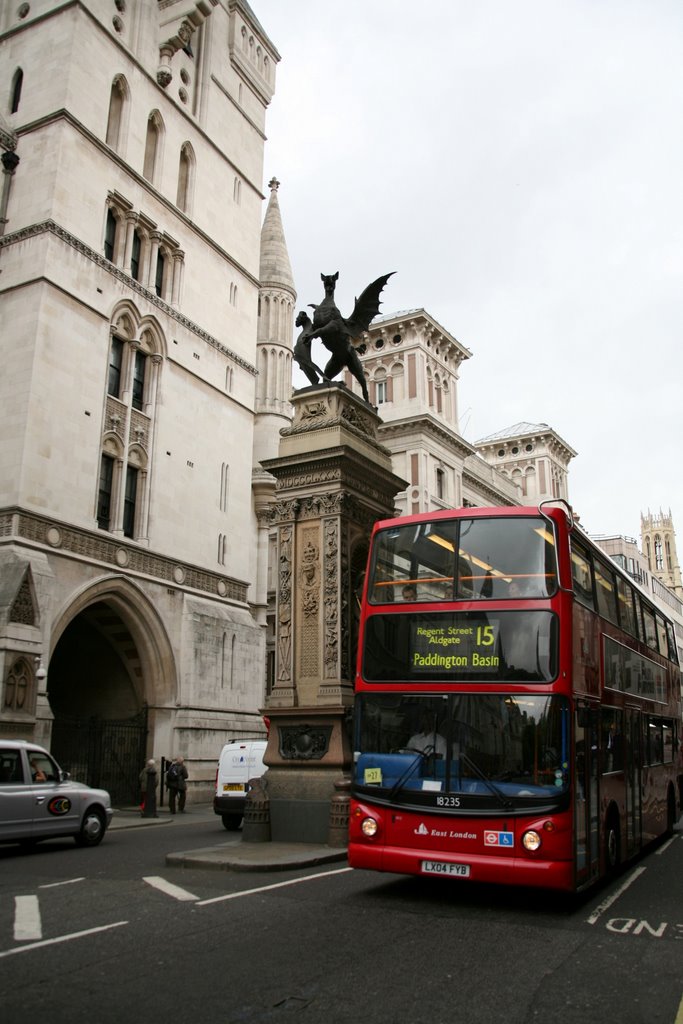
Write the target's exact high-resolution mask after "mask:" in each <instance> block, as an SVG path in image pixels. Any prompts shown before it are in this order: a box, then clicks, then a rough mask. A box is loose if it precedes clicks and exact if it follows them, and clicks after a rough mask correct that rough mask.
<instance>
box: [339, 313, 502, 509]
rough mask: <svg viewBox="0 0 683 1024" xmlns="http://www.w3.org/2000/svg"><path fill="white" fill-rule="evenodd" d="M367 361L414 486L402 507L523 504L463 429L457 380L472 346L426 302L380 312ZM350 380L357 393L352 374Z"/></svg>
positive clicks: (376, 399) (401, 466)
mask: <svg viewBox="0 0 683 1024" xmlns="http://www.w3.org/2000/svg"><path fill="white" fill-rule="evenodd" d="M363 343H364V344H365V351H364V353H363V354H362V355H361V362H362V364H363V369H364V371H365V375H366V377H367V381H368V391H369V396H370V402H371V403H372V404H373V405H376V406H377V410H378V412H379V415H380V416H381V418H382V424H381V426H380V428H379V433H378V437H379V440H380V441H381V443H382V444H383V445H385V446H386V447H387V448H388V449H389V451H390V452H391V457H392V468H393V471H394V473H396V475H397V476H399V477H401V478H403V479H404V480H407V481H408V482H409V487H408V488H407V489H406V490H405V491H403V492H402V493H401V494H399V495H398V497H397V499H396V506H397V509H398V510H399V513H400V514H403V515H406V514H413V513H416V512H429V511H434V510H438V509H447V508H458V507H461V506H467V505H519V504H521V491H520V490H519V488H517V487H516V486H515V485H514V484H513V483H512V481H510V480H509V479H507V478H506V477H505V476H503V475H502V474H501V473H499V472H498V471H497V469H496V468H493V467H491V466H489V465H488V464H487V463H486V461H485V460H484V459H482V458H481V457H480V455H479V453H478V452H477V450H476V449H475V447H474V446H473V445H471V444H469V443H468V442H467V441H465V440H464V438H463V437H461V435H460V425H459V409H458V380H459V377H460V367H461V366H462V364H463V362H464V361H465V360H466V359H469V358H470V356H471V355H472V353H471V352H470V351H469V349H467V348H466V347H465V346H464V345H462V344H461V343H460V342H459V341H458V340H457V339H456V338H455V337H454V336H453V335H452V334H450V333H449V332H448V331H447V330H445V328H443V327H442V326H441V325H440V324H439V323H437V321H436V320H435V319H434V318H433V317H432V316H430V314H429V313H427V312H426V311H425V310H424V309H412V310H407V311H404V312H401V313H393V314H390V315H389V316H383V317H379V318H378V319H376V320H374V321H373V323H372V324H371V325H370V328H369V330H368V332H367V334H365V335H364V336H363ZM345 381H346V384H347V386H349V387H353V389H354V390H355V391H356V393H358V391H359V388H358V385H357V383H356V382H355V381H354V380H353V378H352V377H351V375H350V374H348V373H347V374H346V378H345Z"/></svg>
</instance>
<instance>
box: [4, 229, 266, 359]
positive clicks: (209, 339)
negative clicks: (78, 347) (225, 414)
mask: <svg viewBox="0 0 683 1024" xmlns="http://www.w3.org/2000/svg"><path fill="white" fill-rule="evenodd" d="M46 233H47V234H52V235H54V236H55V237H56V238H59V239H60V240H61V241H62V242H64V243H65V244H66V245H70V246H71V247H72V248H73V249H75V250H76V251H77V252H79V253H81V255H83V256H85V257H86V258H87V259H89V260H91V261H92V262H93V263H95V264H96V265H97V266H98V267H100V269H101V270H104V271H106V272H107V273H108V274H111V275H112V277H115V278H116V279H117V280H118V281H120V282H121V283H122V284H125V285H126V286H127V287H128V288H130V289H131V291H134V292H136V294H138V295H141V296H143V297H144V298H145V299H146V301H147V302H149V303H150V304H151V305H153V306H156V308H157V309H159V310H161V312H162V313H165V314H166V316H168V317H171V319H173V320H175V321H176V322H177V323H179V324H181V326H183V327H185V328H187V330H188V331H191V332H192V333H193V334H195V335H196V336H197V337H199V338H201V339H202V340H203V341H205V342H206V343H207V344H208V345H211V346H212V348H215V349H218V351H219V352H222V353H223V355H225V356H228V358H229V359H232V360H233V362H235V363H236V364H237V365H238V366H241V367H242V369H243V370H246V371H247V373H250V374H252V376H256V374H257V371H256V367H255V366H253V365H252V364H251V363H249V362H247V360H246V359H243V358H242V357H241V356H238V355H237V353H236V352H233V351H232V350H231V349H229V348H228V347H227V346H226V345H223V344H222V342H220V341H218V339H217V338H214V337H213V335H212V334H209V333H208V331H205V330H204V329H203V328H202V327H199V325H198V324H195V323H193V321H192V320H190V319H189V318H188V317H186V316H185V315H184V314H183V313H180V312H178V310H177V309H174V308H173V307H172V306H169V305H168V303H167V302H164V300H163V299H161V298H159V296H158V295H157V294H156V292H152V291H150V290H149V289H148V288H145V287H143V285H141V284H140V283H139V281H136V280H135V279H134V278H132V277H131V276H130V274H126V273H125V272H124V271H123V270H121V268H120V267H117V266H115V265H114V264H113V263H110V261H109V260H108V259H106V257H104V256H102V254H101V253H99V252H96V251H95V250H94V249H92V248H91V247H90V246H89V245H86V244H85V242H81V240H80V239H79V238H76V236H75V235H72V234H71V233H70V232H69V231H66V229H65V228H62V227H60V226H59V224H56V223H55V221H53V220H45V221H41V222H40V223H38V224H31V225H29V226H27V227H25V228H20V229H19V230H18V231H13V232H11V233H10V234H8V235H3V236H2V238H0V252H1V251H2V250H3V249H5V248H8V247H9V246H10V245H17V244H19V243H20V242H25V241H26V240H27V239H29V238H35V237H37V236H38V235H42V234H46Z"/></svg>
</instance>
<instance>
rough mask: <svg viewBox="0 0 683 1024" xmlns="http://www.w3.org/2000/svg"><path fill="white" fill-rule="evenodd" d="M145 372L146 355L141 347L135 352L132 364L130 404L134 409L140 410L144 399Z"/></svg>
mask: <svg viewBox="0 0 683 1024" xmlns="http://www.w3.org/2000/svg"><path fill="white" fill-rule="evenodd" d="M146 374H147V355H146V353H145V352H143V351H142V350H141V349H138V350H137V352H136V353H135V363H134V365H133V392H132V400H131V404H132V406H133V408H134V409H140V410H142V407H143V404H144V401H145V377H146Z"/></svg>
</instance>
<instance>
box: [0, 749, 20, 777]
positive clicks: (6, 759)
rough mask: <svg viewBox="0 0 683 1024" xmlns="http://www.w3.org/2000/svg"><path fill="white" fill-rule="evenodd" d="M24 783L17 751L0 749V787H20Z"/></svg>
mask: <svg viewBox="0 0 683 1024" xmlns="http://www.w3.org/2000/svg"><path fill="white" fill-rule="evenodd" d="M23 781H24V770H23V768H22V765H21V752H20V751H19V750H6V749H5V750H3V749H2V748H1V747H0V786H3V785H15V786H17V785H21V784H22V783H23Z"/></svg>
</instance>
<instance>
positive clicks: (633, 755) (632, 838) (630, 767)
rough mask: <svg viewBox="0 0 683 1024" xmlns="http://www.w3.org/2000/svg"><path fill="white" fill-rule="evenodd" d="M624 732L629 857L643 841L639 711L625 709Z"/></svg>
mask: <svg viewBox="0 0 683 1024" xmlns="http://www.w3.org/2000/svg"><path fill="white" fill-rule="evenodd" d="M624 730H625V736H626V744H625V751H624V756H625V759H626V760H625V764H624V784H625V786H626V793H625V796H626V847H627V854H628V856H631V855H632V854H634V853H636V851H637V850H639V849H640V847H641V845H642V841H643V831H642V819H641V811H642V801H641V797H642V788H641V783H642V780H641V772H642V764H643V757H642V737H643V733H642V728H641V720H640V709H639V708H635V707H627V708H626V714H625V723H624Z"/></svg>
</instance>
